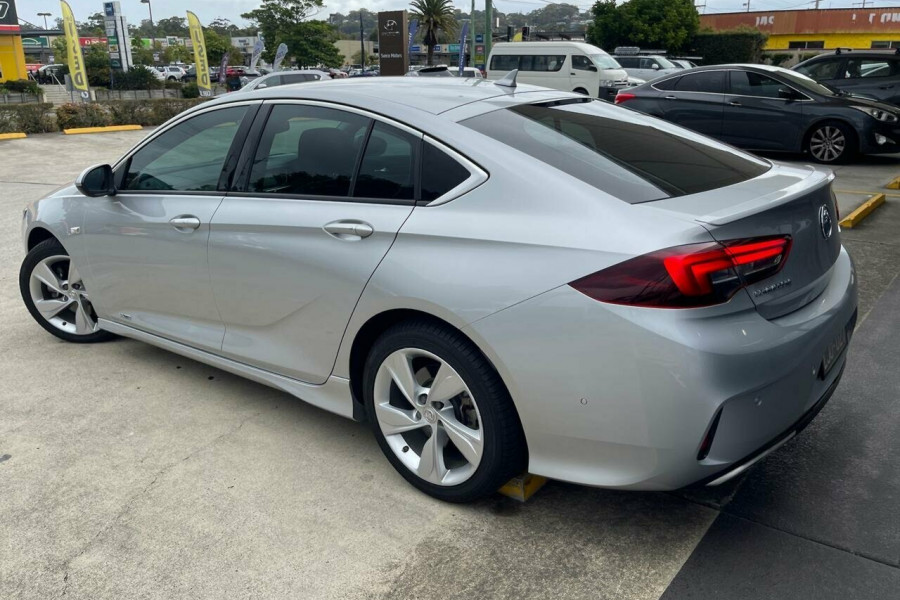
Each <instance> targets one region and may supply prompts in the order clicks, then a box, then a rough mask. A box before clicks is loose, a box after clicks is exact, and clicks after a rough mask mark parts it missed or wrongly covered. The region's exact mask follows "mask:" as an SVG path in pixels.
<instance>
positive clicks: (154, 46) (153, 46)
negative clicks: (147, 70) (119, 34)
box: [141, 0, 156, 62]
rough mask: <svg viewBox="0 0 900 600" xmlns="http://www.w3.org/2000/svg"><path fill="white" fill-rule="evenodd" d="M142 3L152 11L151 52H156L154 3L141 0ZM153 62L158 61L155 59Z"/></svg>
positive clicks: (148, 0)
mask: <svg viewBox="0 0 900 600" xmlns="http://www.w3.org/2000/svg"><path fill="white" fill-rule="evenodd" d="M141 4H146V5H147V10H149V11H150V52H151V53H152V52H154V51H155V50H156V32H155V31H154V28H155V26H154V25H153V5H151V4H150V0H141ZM153 62H156V60H155V59H154V61H153Z"/></svg>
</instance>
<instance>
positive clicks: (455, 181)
mask: <svg viewBox="0 0 900 600" xmlns="http://www.w3.org/2000/svg"><path fill="white" fill-rule="evenodd" d="M470 175H471V173H469V170H468V169H467V168H465V167H464V166H462V165H461V164H459V162H458V161H457V160H456V159H455V158H453V157H452V156H450V155H448V154H447V153H446V152H444V151H443V150H441V149H440V148H437V147H435V146H434V145H432V144H429V143H427V142H426V143H425V144H423V150H422V201H423V202H432V201H434V200H437V199H438V198H440V197H441V196H443V195H444V194H446V193H447V192H449V191H450V190H452V189H453V188H455V187H456V186H458V185H460V184H461V183H462V182H464V181H465V180H467V179H468V178H469V176H470Z"/></svg>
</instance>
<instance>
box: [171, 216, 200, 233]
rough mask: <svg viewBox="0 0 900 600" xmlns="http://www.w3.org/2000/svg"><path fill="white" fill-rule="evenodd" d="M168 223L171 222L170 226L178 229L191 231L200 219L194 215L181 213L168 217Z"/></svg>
mask: <svg viewBox="0 0 900 600" xmlns="http://www.w3.org/2000/svg"><path fill="white" fill-rule="evenodd" d="M169 223H171V224H172V227H174V228H175V229H177V230H179V231H186V230H191V231H193V230H194V229H197V228H199V227H200V219H198V218H197V217H195V216H194V215H181V216H180V217H175V218H174V219H169Z"/></svg>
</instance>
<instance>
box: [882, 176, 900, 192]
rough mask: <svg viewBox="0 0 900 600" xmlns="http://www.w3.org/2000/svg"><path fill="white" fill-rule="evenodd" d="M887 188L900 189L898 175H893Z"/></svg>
mask: <svg viewBox="0 0 900 600" xmlns="http://www.w3.org/2000/svg"><path fill="white" fill-rule="evenodd" d="M884 187H886V188H887V189H889V190H900V177H894V178H893V179H892V180H891V182H890V183H889V184H887V185H886V186H884Z"/></svg>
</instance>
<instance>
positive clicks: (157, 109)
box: [146, 98, 203, 125]
mask: <svg viewBox="0 0 900 600" xmlns="http://www.w3.org/2000/svg"><path fill="white" fill-rule="evenodd" d="M146 102H147V103H148V104H149V106H150V121H151V122H150V123H147V124H148V125H161V124H163V123H165V122H166V121H168V120H169V119H171V118H172V117H174V116H175V115H177V114H179V113H182V112H184V111H186V110H187V109H189V108H191V107H192V106H197V105H198V104H200V103H201V102H203V100H202V99H200V98H160V99H157V100H147V101H146Z"/></svg>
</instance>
